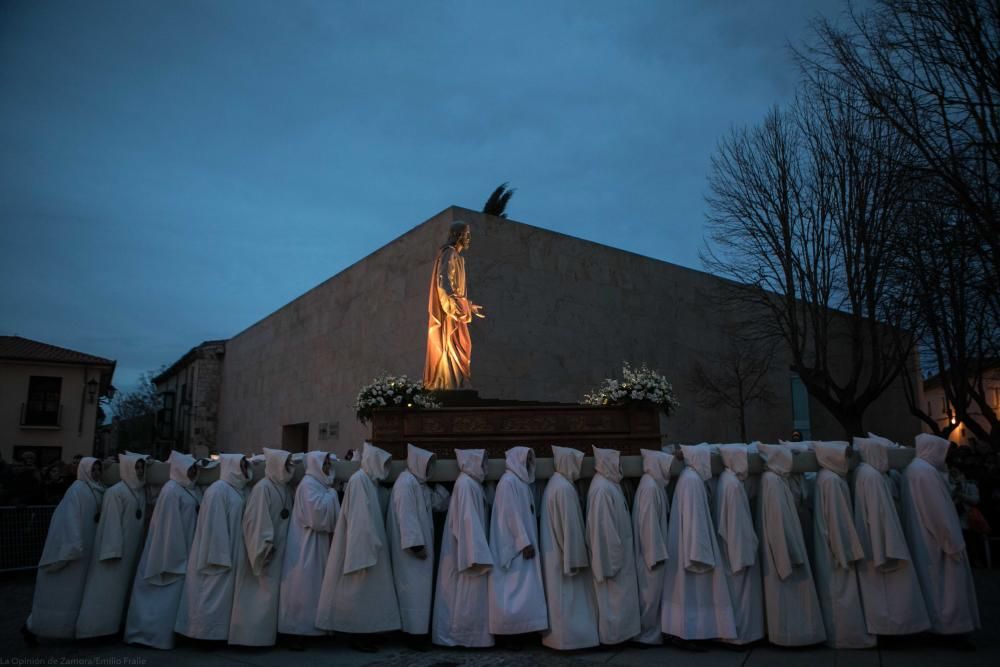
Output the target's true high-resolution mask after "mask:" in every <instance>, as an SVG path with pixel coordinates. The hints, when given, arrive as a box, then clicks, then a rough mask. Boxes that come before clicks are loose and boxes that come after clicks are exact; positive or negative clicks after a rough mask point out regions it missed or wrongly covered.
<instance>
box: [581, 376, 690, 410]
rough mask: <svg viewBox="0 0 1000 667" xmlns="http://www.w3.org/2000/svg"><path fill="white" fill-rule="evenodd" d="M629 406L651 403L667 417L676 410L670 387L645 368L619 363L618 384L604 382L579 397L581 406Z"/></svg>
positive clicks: (672, 390)
mask: <svg viewBox="0 0 1000 667" xmlns="http://www.w3.org/2000/svg"><path fill="white" fill-rule="evenodd" d="M633 402H636V403H638V402H641V403H651V404H652V405H655V406H656V407H657V409H659V410H661V411H662V412H663V414H665V415H668V416H669V415H670V414H671V413H672V412H673V411H674V410H676V409H677V408H678V407H680V403H679V402H678V401H677V398H676V397H675V396H674V387H673V385H671V384H670V383H669V382H667V378H665V377H663V376H662V375H660V374H659V373H657V372H656V371H654V370H651V369H650V368H649V367H648V366H646V364H643V365H642V367H641V368H638V369H636V368H632V367H631V366H629V365H628V363H623V364H622V379H621V380H613V379H611V378H608V379H606V380H605V381H604V383H603V384H601V386H600V387H598V388H597V389H595V390H594V391H593V392H592V393H590V394H586V395H584V397H583V403H584V405H626V404H628V403H633Z"/></svg>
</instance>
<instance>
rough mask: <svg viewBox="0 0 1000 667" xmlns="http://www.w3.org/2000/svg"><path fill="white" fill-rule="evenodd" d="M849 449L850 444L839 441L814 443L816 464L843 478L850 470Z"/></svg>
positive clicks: (818, 441)
mask: <svg viewBox="0 0 1000 667" xmlns="http://www.w3.org/2000/svg"><path fill="white" fill-rule="evenodd" d="M849 448H850V445H849V444H848V443H846V442H842V441H839V440H836V441H822V440H817V441H815V442H814V443H813V452H814V453H815V454H816V462H817V463H819V465H820V467H822V468H824V469H825V470H829V471H830V472H833V473H836V474H838V475H840V476H841V477H843V476H845V475H846V474H847V473H848V471H849V470H850V463H851V462H850V459H849V457H848V450H849Z"/></svg>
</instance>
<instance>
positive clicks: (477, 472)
mask: <svg viewBox="0 0 1000 667" xmlns="http://www.w3.org/2000/svg"><path fill="white" fill-rule="evenodd" d="M455 459H457V460H458V469H459V470H460V471H462V472H463V473H465V474H466V475H467V476H468V477H471V478H472V479H474V480H476V481H477V482H479V483H480V484H481V483H482V482H483V481H484V480H485V479H486V467H487V464H488V462H489V461H488V459H487V458H486V450H485V449H456V450H455Z"/></svg>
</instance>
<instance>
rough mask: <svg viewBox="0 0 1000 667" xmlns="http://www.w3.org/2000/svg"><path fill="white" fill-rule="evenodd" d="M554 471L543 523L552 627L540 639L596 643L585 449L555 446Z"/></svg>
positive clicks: (563, 644) (565, 646)
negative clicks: (584, 496)
mask: <svg viewBox="0 0 1000 667" xmlns="http://www.w3.org/2000/svg"><path fill="white" fill-rule="evenodd" d="M552 459H553V464H554V467H555V474H554V475H552V477H551V478H550V479H549V481H548V483H547V484H546V485H545V492H544V493H543V494H542V502H541V510H540V521H541V526H540V528H539V531H538V532H539V544H540V545H541V558H542V569H543V571H544V574H545V576H544V577H543V581H544V584H545V598H546V601H547V604H548V608H549V629H548V631H547V632H545V633H543V635H542V643H543V644H545V645H546V646H548V647H549V648H553V649H557V650H564V651H568V650H574V649H581V648H588V647H591V646H597V645H598V644H599V643H600V638H599V637H598V634H597V600H596V598H595V597H594V585H593V581H592V580H591V576H590V570H589V569H588V565H589V559H588V558H587V542H586V529H585V528H584V523H583V511H582V509H581V508H580V498H579V496H578V495H577V492H576V487H575V486H574V484H573V482H575V481H576V480H577V479H578V478H579V477H580V469H581V467H582V466H583V452H581V451H579V450H576V449H568V448H566V447H557V446H553V447H552Z"/></svg>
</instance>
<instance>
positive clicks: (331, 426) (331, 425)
mask: <svg viewBox="0 0 1000 667" xmlns="http://www.w3.org/2000/svg"><path fill="white" fill-rule="evenodd" d="M339 437H340V422H320V424H319V439H320V440H329V439H331V438H339Z"/></svg>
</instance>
